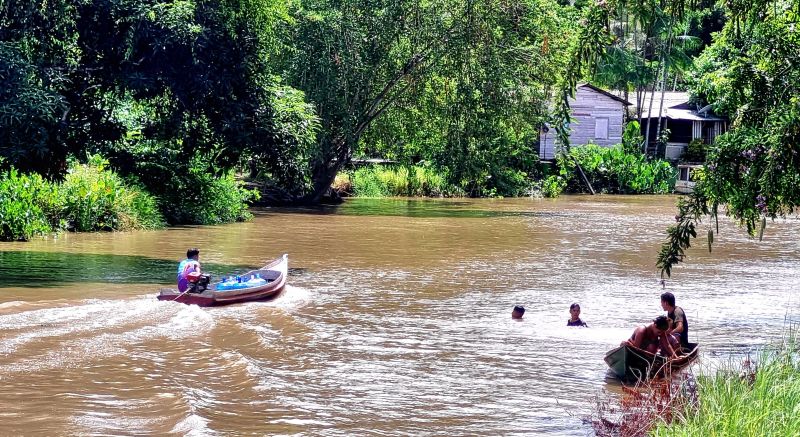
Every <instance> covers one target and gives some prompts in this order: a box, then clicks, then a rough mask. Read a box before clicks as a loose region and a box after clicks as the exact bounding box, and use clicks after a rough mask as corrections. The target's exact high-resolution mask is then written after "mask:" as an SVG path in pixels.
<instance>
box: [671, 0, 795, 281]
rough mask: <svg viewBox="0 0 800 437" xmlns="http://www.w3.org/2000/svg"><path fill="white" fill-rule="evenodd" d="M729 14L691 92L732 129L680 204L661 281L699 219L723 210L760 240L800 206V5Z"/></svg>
mask: <svg viewBox="0 0 800 437" xmlns="http://www.w3.org/2000/svg"><path fill="white" fill-rule="evenodd" d="M728 8H729V9H728V12H729V14H730V17H731V19H730V21H728V23H727V24H726V25H725V28H724V29H723V31H722V32H721V34H720V35H718V36H717V38H716V39H715V41H714V44H713V45H712V46H711V47H709V48H708V49H707V50H706V51H705V52H704V53H703V55H702V57H701V60H700V62H699V64H700V67H699V69H698V72H697V73H696V76H695V78H694V83H693V92H694V93H695V94H696V95H697V96H698V97H699V98H700V99H702V100H705V101H706V102H710V103H712V104H713V105H714V108H715V110H716V111H718V112H719V113H722V114H727V115H728V116H729V117H730V118H731V130H730V131H729V132H728V133H726V134H724V135H721V136H720V137H718V139H717V141H716V142H715V143H714V144H713V145H712V146H711V147H710V151H709V157H708V160H707V163H706V165H705V167H704V169H703V174H702V177H701V179H702V180H701V182H700V184H699V185H698V186H697V187H696V189H695V191H694V193H693V194H692V195H691V196H690V197H688V198H687V199H685V200H682V201H681V202H680V203H679V210H678V215H676V217H675V219H676V222H677V223H676V225H674V226H672V227H670V228H669V230H668V239H667V241H666V242H665V243H664V245H663V246H662V248H661V252H660V254H659V257H658V264H657V265H658V267H659V268H660V269H661V272H662V275H663V274H666V275H668V276H669V275H670V274H671V271H672V268H673V267H674V266H675V265H676V264H677V263H679V262H681V261H683V260H684V258H685V249H687V248H689V247H690V246H691V240H692V239H693V238H696V236H697V230H698V226H699V224H700V222H701V220H702V219H703V218H705V217H708V216H710V217H711V218H712V219H713V220H717V219H718V215H719V211H720V210H721V208H725V210H726V212H727V214H728V215H730V216H731V217H733V218H734V219H735V220H738V221H739V223H740V224H741V225H743V226H744V227H746V229H747V232H748V233H749V234H750V235H755V234H756V233H757V234H758V235H759V237H760V236H761V235H762V234H763V232H764V228H765V227H766V219H767V218H772V219H774V218H777V217H782V216H786V215H788V214H792V213H794V212H795V209H796V208H797V206H798V205H800V61H798V59H797V56H796V53H797V47H800V29H798V28H797V26H798V23H800V3H798V2H797V1H788V0H784V1H765V0H758V1H755V2H749V3H729V4H728ZM714 231H715V230H714V229H708V246H709V250H710V249H711V244H712V242H713V237H714ZM716 231H717V232H718V229H717V230H716Z"/></svg>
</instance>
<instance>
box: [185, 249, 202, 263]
mask: <svg viewBox="0 0 800 437" xmlns="http://www.w3.org/2000/svg"><path fill="white" fill-rule="evenodd" d="M186 258H188V259H194V260H196V259H198V258H200V249H198V248H196V247H194V248H191V249H189V250H187V251H186Z"/></svg>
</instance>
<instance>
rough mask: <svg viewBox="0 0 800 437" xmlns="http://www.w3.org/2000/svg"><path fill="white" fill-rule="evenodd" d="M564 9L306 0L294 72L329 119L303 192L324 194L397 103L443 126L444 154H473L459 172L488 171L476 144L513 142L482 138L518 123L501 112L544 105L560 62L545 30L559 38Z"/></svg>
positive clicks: (529, 4) (446, 0) (298, 15)
mask: <svg viewBox="0 0 800 437" xmlns="http://www.w3.org/2000/svg"><path fill="white" fill-rule="evenodd" d="M548 8H549V9H548ZM558 8H559V6H557V5H556V4H555V3H551V2H545V1H541V2H536V1H531V0H515V1H512V2H505V1H502V2H501V1H490V2H476V1H474V0H469V1H466V2H462V1H453V0H438V1H433V2H422V1H418V0H400V1H396V0H393V1H388V0H379V1H377V2H376V1H374V0H370V1H367V0H344V1H337V2H332V1H304V2H300V3H299V4H298V5H297V8H296V10H294V11H293V12H292V16H293V17H294V18H295V25H294V26H293V31H292V38H291V41H292V42H291V50H290V56H289V57H288V59H287V66H286V70H285V71H286V73H285V75H286V77H287V81H288V83H289V84H290V85H291V86H293V87H296V88H298V89H301V90H303V91H304V92H305V93H306V96H307V98H308V99H309V100H310V101H311V102H312V103H313V104H314V105H315V108H316V110H317V114H318V115H319V117H320V120H321V130H320V134H319V137H318V138H319V151H318V155H317V157H316V159H315V163H314V171H313V176H312V179H313V181H314V187H313V189H312V190H311V191H310V192H309V193H308V195H307V196H306V200H308V201H311V202H315V201H318V200H319V199H320V197H321V196H322V195H323V194H324V193H325V192H326V191H327V190H328V188H329V187H330V184H331V182H332V181H333V178H334V177H335V175H336V173H337V172H338V171H339V170H340V169H341V168H342V167H343V166H344V165H345V164H347V163H348V162H349V160H350V159H351V157H352V155H353V153H354V151H355V150H356V149H357V148H358V146H359V143H360V141H361V140H362V138H363V137H364V135H365V134H367V133H368V129H370V128H371V127H372V126H374V125H375V122H376V120H378V119H379V117H382V116H383V115H385V114H386V113H387V112H389V111H391V110H393V108H395V107H398V106H399V107H400V108H401V109H400V110H399V112H395V113H394V117H395V120H394V121H395V122H398V123H404V122H403V121H401V120H399V119H398V118H402V117H403V116H402V115H401V113H402V111H406V113H407V114H410V113H414V112H417V113H420V112H421V113H422V114H423V117H424V118H425V120H426V122H427V121H431V122H432V123H433V125H435V126H437V127H438V130H437V131H436V132H435V133H433V135H434V136H437V137H439V139H438V140H436V141H434V143H435V144H436V145H435V147H439V148H440V150H442V153H443V154H444V155H448V156H456V155H458V156H461V157H463V158H464V162H458V163H457V164H458V165H462V164H465V163H466V160H467V158H472V159H474V161H473V162H471V163H468V164H465V165H464V166H463V167H461V168H458V167H457V168H455V170H454V171H455V173H456V174H458V176H456V177H457V178H459V179H461V178H467V179H469V178H472V177H474V176H475V175H477V174H479V173H481V172H482V170H478V169H477V168H476V167H475V164H477V163H478V162H479V161H480V160H484V156H483V155H482V153H483V150H479V149H483V148H484V147H486V149H492V148H494V149H495V150H498V151H499V150H503V149H505V148H506V147H507V146H508V142H507V140H505V139H504V140H502V141H498V142H495V143H494V144H491V145H490V144H486V143H485V142H484V140H486V139H487V138H489V133H490V132H494V133H496V132H497V131H498V130H513V129H509V128H508V127H503V126H501V124H502V122H501V120H500V118H501V117H502V116H506V117H507V118H509V119H510V118H514V117H516V119H515V120H514V122H516V121H517V119H522V118H523V115H524V114H529V113H531V112H535V111H539V112H541V109H540V107H541V105H542V102H543V101H544V100H545V99H544V96H545V95H546V93H547V91H548V90H547V83H548V81H550V80H552V78H554V77H556V76H557V75H556V73H555V71H556V70H557V69H552V70H548V69H550V68H551V67H553V66H554V65H556V64H555V63H553V62H551V61H553V60H554V59H556V56H555V53H559V56H560V52H555V51H554V52H553V53H550V52H548V50H549V49H548V44H550V43H549V42H548V39H549V40H550V41H553V43H552V44H553V46H554V47H557V48H558V47H561V43H560V41H561V40H562V39H561V38H562V37H561V36H560V35H559V34H558V32H556V31H554V29H553V25H552V23H555V22H556V21H557V19H556V18H554V15H555V12H554V11H553V9H556V10H557V9H558ZM547 23H551V24H547ZM536 32H540V33H538V34H537V33H536ZM539 61H542V62H541V63H540V62H539ZM524 66H527V70H526V69H524V68H523V67H524ZM534 76H535V77H536V80H531V78H532V77H534ZM495 79H496V82H495ZM514 94H516V95H514ZM420 103H421V104H420ZM503 103H509V105H514V106H507V107H505V108H503ZM524 103H529V104H530V106H529V107H526V108H522V105H523V104H524ZM418 111H419V112H418ZM409 121H410V120H409ZM415 122H419V120H418V119H417V120H415ZM509 122H510V123H513V122H511V121H510V120H509ZM526 122H528V123H536V118H535V117H532V118H530V120H526ZM489 126H491V127H489ZM406 127H408V125H406ZM528 130H530V129H528ZM535 130H536V131H538V126H536V128H535ZM384 132H386V130H384ZM417 132H421V130H418V131H417ZM415 135H419V134H415ZM504 135H505V134H504ZM410 136H414V135H410ZM506 136H507V135H506ZM383 140H384V141H385V142H394V141H393V140H387V139H386V137H384V138H383ZM396 140H397V141H399V142H401V143H402V142H403V141H402V139H400V138H396ZM515 141H516V140H515ZM523 141H527V140H523ZM428 144H429V145H433V144H432V143H428ZM526 146H527V147H529V145H528V144H526ZM448 148H449V149H448ZM476 151H477V152H478V153H474V152H476ZM487 152H488V150H487ZM488 153H490V154H496V153H497V152H488ZM439 156H440V157H441V155H439ZM484 161H485V160H484ZM451 163H453V164H456V163H454V162H452V161H451Z"/></svg>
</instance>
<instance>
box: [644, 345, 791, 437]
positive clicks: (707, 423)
mask: <svg viewBox="0 0 800 437" xmlns="http://www.w3.org/2000/svg"><path fill="white" fill-rule="evenodd" d="M697 388H698V392H697V399H698V402H697V403H696V404H695V405H692V406H689V407H688V408H687V410H686V411H685V412H683V414H679V415H678V417H677V418H676V420H673V421H672V423H670V424H665V423H661V424H660V425H659V426H657V427H656V428H655V429H654V430H652V431H651V435H653V436H658V437H676V436H693V437H694V436H776V437H778V436H780V437H783V436H800V349H798V344H797V343H796V342H795V341H793V340H792V341H788V342H786V343H784V344H783V345H782V346H781V347H780V348H778V349H772V350H769V351H765V352H762V353H761V354H760V356H759V359H758V360H757V362H756V363H751V362H750V361H749V360H746V361H745V362H744V363H743V364H736V365H734V364H728V365H726V366H724V367H723V368H721V369H719V370H717V371H716V372H715V373H714V374H713V375H708V376H699V377H698V378H697Z"/></svg>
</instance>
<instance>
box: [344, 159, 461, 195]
mask: <svg viewBox="0 0 800 437" xmlns="http://www.w3.org/2000/svg"><path fill="white" fill-rule="evenodd" d="M350 183H351V185H352V189H353V192H354V194H355V195H356V196H358V197H385V196H416V197H441V196H453V195H458V194H459V193H460V190H458V188H456V187H454V186H452V185H450V184H448V183H447V177H446V175H444V174H442V173H439V172H437V171H436V170H435V169H434V168H431V167H428V166H396V167H381V166H372V167H363V168H359V169H357V170H355V171H354V172H353V173H352V177H350Z"/></svg>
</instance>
